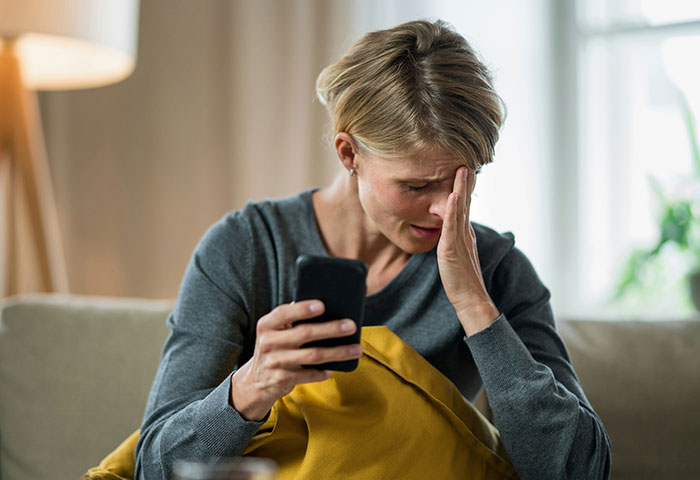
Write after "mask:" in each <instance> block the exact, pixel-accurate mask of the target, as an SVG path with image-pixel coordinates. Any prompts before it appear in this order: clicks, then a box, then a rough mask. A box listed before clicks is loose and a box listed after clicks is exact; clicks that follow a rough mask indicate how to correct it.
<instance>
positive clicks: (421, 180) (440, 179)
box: [398, 176, 451, 183]
mask: <svg viewBox="0 0 700 480" xmlns="http://www.w3.org/2000/svg"><path fill="white" fill-rule="evenodd" d="M450 178H451V177H449V176H447V177H438V178H435V177H424V178H418V177H412V178H399V179H398V180H399V181H400V182H415V183H440V182H444V181H445V180H449V179H450Z"/></svg>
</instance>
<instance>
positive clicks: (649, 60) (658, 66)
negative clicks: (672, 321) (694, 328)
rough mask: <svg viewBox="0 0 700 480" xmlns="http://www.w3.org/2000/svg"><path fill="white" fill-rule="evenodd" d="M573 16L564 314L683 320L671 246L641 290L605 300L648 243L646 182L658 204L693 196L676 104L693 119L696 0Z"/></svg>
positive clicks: (697, 70) (680, 270) (697, 101)
mask: <svg viewBox="0 0 700 480" xmlns="http://www.w3.org/2000/svg"><path fill="white" fill-rule="evenodd" d="M575 14H576V20H575V22H576V25H577V29H576V32H577V33H576V40H575V41H574V42H573V45H574V48H575V49H576V52H575V54H576V56H577V58H578V62H577V64H576V65H575V68H576V70H577V71H578V73H577V75H576V78H577V85H578V94H577V105H576V106H575V110H576V111H577V112H578V113H577V133H578V134H577V135H576V143H577V145H576V147H575V151H576V152H577V158H578V161H577V167H576V177H577V180H578V181H577V184H576V186H575V189H576V190H577V204H578V212H579V215H578V219H577V225H576V229H577V234H578V238H579V239H580V240H579V244H578V249H577V250H578V255H577V259H576V260H575V265H576V267H577V268H576V269H575V271H577V272H578V279H577V280H578V282H577V283H578V288H577V293H576V294H575V295H572V296H571V297H570V298H571V299H572V301H571V302H570V304H569V305H567V309H570V310H572V311H577V312H586V313H588V314H594V315H601V316H609V315H611V314H614V315H619V314H629V315H630V316H635V317H639V316H642V317H643V316H651V317H657V318H664V317H665V318H678V317H679V316H690V315H691V314H692V313H693V307H692V304H691V302H690V296H689V293H688V285H687V283H686V280H685V276H686V275H687V274H688V273H690V269H691V268H692V261H691V259H690V257H689V256H688V253H687V252H685V253H684V252H681V251H679V250H678V249H674V247H673V245H667V246H666V247H665V248H664V249H663V250H662V251H661V255H660V257H659V259H658V262H657V263H656V267H653V266H652V267H649V268H647V269H646V270H644V272H645V274H644V275H643V276H641V277H643V278H640V280H641V281H642V284H643V285H642V286H640V287H639V288H635V289H631V290H628V293H627V295H625V296H624V297H623V299H622V301H618V302H616V303H611V302H609V299H610V297H611V294H612V293H613V292H614V291H615V290H616V284H617V283H618V281H619V279H620V274H621V269H622V268H623V266H624V263H625V260H626V258H628V256H629V255H630V253H631V252H632V251H633V250H634V249H636V248H647V249H650V248H653V247H654V245H655V244H656V243H657V242H658V240H659V218H658V217H659V215H660V213H661V212H660V201H659V198H658V197H657V194H656V193H655V192H656V191H655V187H654V185H656V186H657V187H658V189H660V190H661V191H662V192H663V194H664V195H665V196H666V197H667V198H668V199H678V198H691V197H694V198H696V199H698V198H700V197H699V195H700V192H699V191H698V189H699V188H700V187H699V186H698V185H699V182H698V181H697V180H693V178H694V175H696V173H695V169H696V167H695V165H694V160H693V156H692V155H691V147H690V136H689V129H688V123H687V121H686V118H687V117H686V114H687V112H688V111H689V112H691V114H693V115H694V117H695V118H696V119H697V118H698V117H699V116H700V2H694V1H683V0H674V1H671V0H663V1H660V0H587V1H579V2H578V11H577V12H575ZM697 125H698V122H695V135H696V136H700V135H698V134H699V132H698V128H697ZM698 173H700V172H698ZM565 182H566V181H565ZM696 213H697V212H696Z"/></svg>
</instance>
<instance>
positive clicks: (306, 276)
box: [295, 255, 367, 372]
mask: <svg viewBox="0 0 700 480" xmlns="http://www.w3.org/2000/svg"><path fill="white" fill-rule="evenodd" d="M366 277H367V266H366V265H365V264H364V263H363V262H361V261H359V260H349V259H344V258H334V257H322V256H316V255H301V256H300V257H299V258H297V262H296V293H295V301H301V300H321V301H322V302H323V303H324V305H325V306H326V309H325V311H324V313H323V314H321V315H319V316H318V317H314V318H311V319H309V320H303V321H301V322H297V323H306V322H327V321H330V320H340V319H343V318H350V319H352V320H353V321H354V322H355V323H356V324H357V330H356V331H355V333H354V334H353V335H349V336H347V337H339V338H330V339H325V340H318V341H315V342H310V343H307V344H305V345H302V347H311V346H323V347H333V346H338V345H348V344H352V343H360V334H361V329H362V322H363V317H364V310H365V295H366V292H367V287H366V284H365V282H366ZM357 363H358V361H357V359H355V360H348V361H344V362H329V363H324V364H320V365H309V367H313V368H318V369H320V370H340V371H344V372H349V371H352V370H354V369H355V368H357Z"/></svg>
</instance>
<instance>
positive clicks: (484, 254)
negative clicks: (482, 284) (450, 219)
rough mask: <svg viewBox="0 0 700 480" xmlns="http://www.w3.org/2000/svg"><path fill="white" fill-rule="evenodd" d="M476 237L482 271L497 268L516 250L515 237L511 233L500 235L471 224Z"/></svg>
mask: <svg viewBox="0 0 700 480" xmlns="http://www.w3.org/2000/svg"><path fill="white" fill-rule="evenodd" d="M470 223H471V225H472V228H473V229H474V234H475V235H476V248H477V251H478V253H479V259H480V260H481V269H482V270H484V269H486V268H488V267H495V266H496V265H498V264H499V263H500V262H501V260H503V258H504V257H505V256H506V255H508V253H509V252H511V251H512V250H514V249H515V236H514V235H513V233H511V232H503V233H500V232H498V231H496V230H494V229H493V228H491V227H487V226H486V225H483V224H481V223H476V222H470Z"/></svg>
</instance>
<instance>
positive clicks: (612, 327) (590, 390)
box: [557, 321, 700, 480]
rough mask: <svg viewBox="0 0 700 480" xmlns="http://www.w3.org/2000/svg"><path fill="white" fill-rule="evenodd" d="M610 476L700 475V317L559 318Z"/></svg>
mask: <svg viewBox="0 0 700 480" xmlns="http://www.w3.org/2000/svg"><path fill="white" fill-rule="evenodd" d="M557 325H558V328H559V331H560V333H561V335H562V337H563V338H564V341H565V342H566V345H567V347H568V349H569V352H570V353H571V358H572V362H573V364H574V368H575V370H576V373H577V374H578V376H579V378H580V380H581V384H582V385H583V388H584V391H585V392H586V396H587V397H588V399H589V400H590V402H591V404H592V405H593V408H594V409H595V410H596V412H597V413H598V415H599V416H600V418H601V419H602V420H603V423H604V424H605V428H606V430H607V431H608V435H609V436H610V441H611V444H612V478H614V479H616V480H623V479H645V478H656V479H661V478H668V479H677V478H700V455H698V448H699V447H700V321H657V322H636V321H635V322H633V321H618V322H605V321H561V322H558V324H557Z"/></svg>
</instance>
